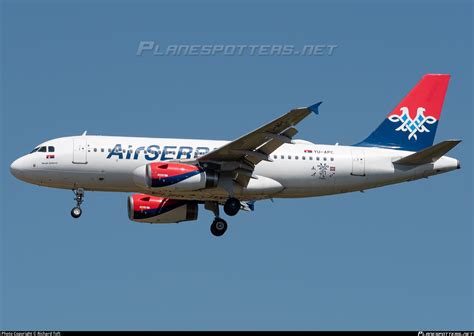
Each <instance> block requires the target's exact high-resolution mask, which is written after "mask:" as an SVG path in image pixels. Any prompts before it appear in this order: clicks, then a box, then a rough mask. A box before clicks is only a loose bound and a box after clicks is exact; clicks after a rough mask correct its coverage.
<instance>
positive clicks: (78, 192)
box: [71, 188, 84, 218]
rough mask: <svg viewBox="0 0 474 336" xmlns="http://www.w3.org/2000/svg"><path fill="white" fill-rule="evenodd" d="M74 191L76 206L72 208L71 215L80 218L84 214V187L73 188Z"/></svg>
mask: <svg viewBox="0 0 474 336" xmlns="http://www.w3.org/2000/svg"><path fill="white" fill-rule="evenodd" d="M72 191H73V192H74V195H75V197H74V200H75V201H76V206H75V207H74V208H72V210H71V216H72V217H74V218H79V217H81V215H82V209H81V204H82V202H84V189H82V188H79V189H73V190H72Z"/></svg>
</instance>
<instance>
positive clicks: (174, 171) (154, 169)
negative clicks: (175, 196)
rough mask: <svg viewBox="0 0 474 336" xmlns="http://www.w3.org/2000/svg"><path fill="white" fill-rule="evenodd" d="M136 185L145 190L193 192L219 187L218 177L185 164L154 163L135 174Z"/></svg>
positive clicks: (212, 172)
mask: <svg viewBox="0 0 474 336" xmlns="http://www.w3.org/2000/svg"><path fill="white" fill-rule="evenodd" d="M133 180H134V182H135V184H137V185H138V186H140V187H143V188H149V189H158V188H159V189H163V190H170V191H174V190H179V191H193V190H199V189H203V188H214V187H216V186H217V182H218V175H217V173H216V172H214V171H205V170H203V169H202V168H200V167H198V166H193V165H188V164H183V163H167V162H153V163H149V164H147V165H145V166H141V167H138V168H137V169H136V170H135V171H134V172H133Z"/></svg>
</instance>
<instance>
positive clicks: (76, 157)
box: [72, 137, 87, 164]
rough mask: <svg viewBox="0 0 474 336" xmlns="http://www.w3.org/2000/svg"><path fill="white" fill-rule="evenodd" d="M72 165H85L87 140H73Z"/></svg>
mask: <svg viewBox="0 0 474 336" xmlns="http://www.w3.org/2000/svg"><path fill="white" fill-rule="evenodd" d="M73 143H74V144H73V154H72V163H78V164H86V163H87V138H86V137H77V138H74V140H73Z"/></svg>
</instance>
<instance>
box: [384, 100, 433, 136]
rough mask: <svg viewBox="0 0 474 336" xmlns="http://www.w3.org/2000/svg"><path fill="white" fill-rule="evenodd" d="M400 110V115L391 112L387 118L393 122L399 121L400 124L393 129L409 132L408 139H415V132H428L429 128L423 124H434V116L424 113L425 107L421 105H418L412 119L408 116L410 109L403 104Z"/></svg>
mask: <svg viewBox="0 0 474 336" xmlns="http://www.w3.org/2000/svg"><path fill="white" fill-rule="evenodd" d="M400 111H401V112H402V115H396V114H392V115H391V116H389V117H388V120H390V121H391V122H393V123H398V122H401V123H402V124H401V125H400V126H399V127H397V128H396V129H395V131H402V132H409V134H408V140H410V139H412V138H413V139H415V140H417V139H418V138H417V136H416V133H423V132H429V131H430V130H429V129H428V128H426V126H425V125H424V124H434V123H435V122H437V120H436V119H435V118H434V117H432V116H425V115H424V112H425V111H426V109H425V108H423V107H418V109H417V111H416V117H415V118H414V119H412V118H411V117H410V110H409V109H408V107H406V106H404V107H402V108H401V109H400Z"/></svg>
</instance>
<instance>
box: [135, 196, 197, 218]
mask: <svg viewBox="0 0 474 336" xmlns="http://www.w3.org/2000/svg"><path fill="white" fill-rule="evenodd" d="M128 217H129V218H130V219H131V220H132V221H135V222H144V223H156V224H159V223H179V222H184V221H190V220H196V219H197V217H198V204H197V202H193V201H185V200H176V199H171V198H163V197H155V196H150V195H145V194H134V195H130V196H129V197H128Z"/></svg>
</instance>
